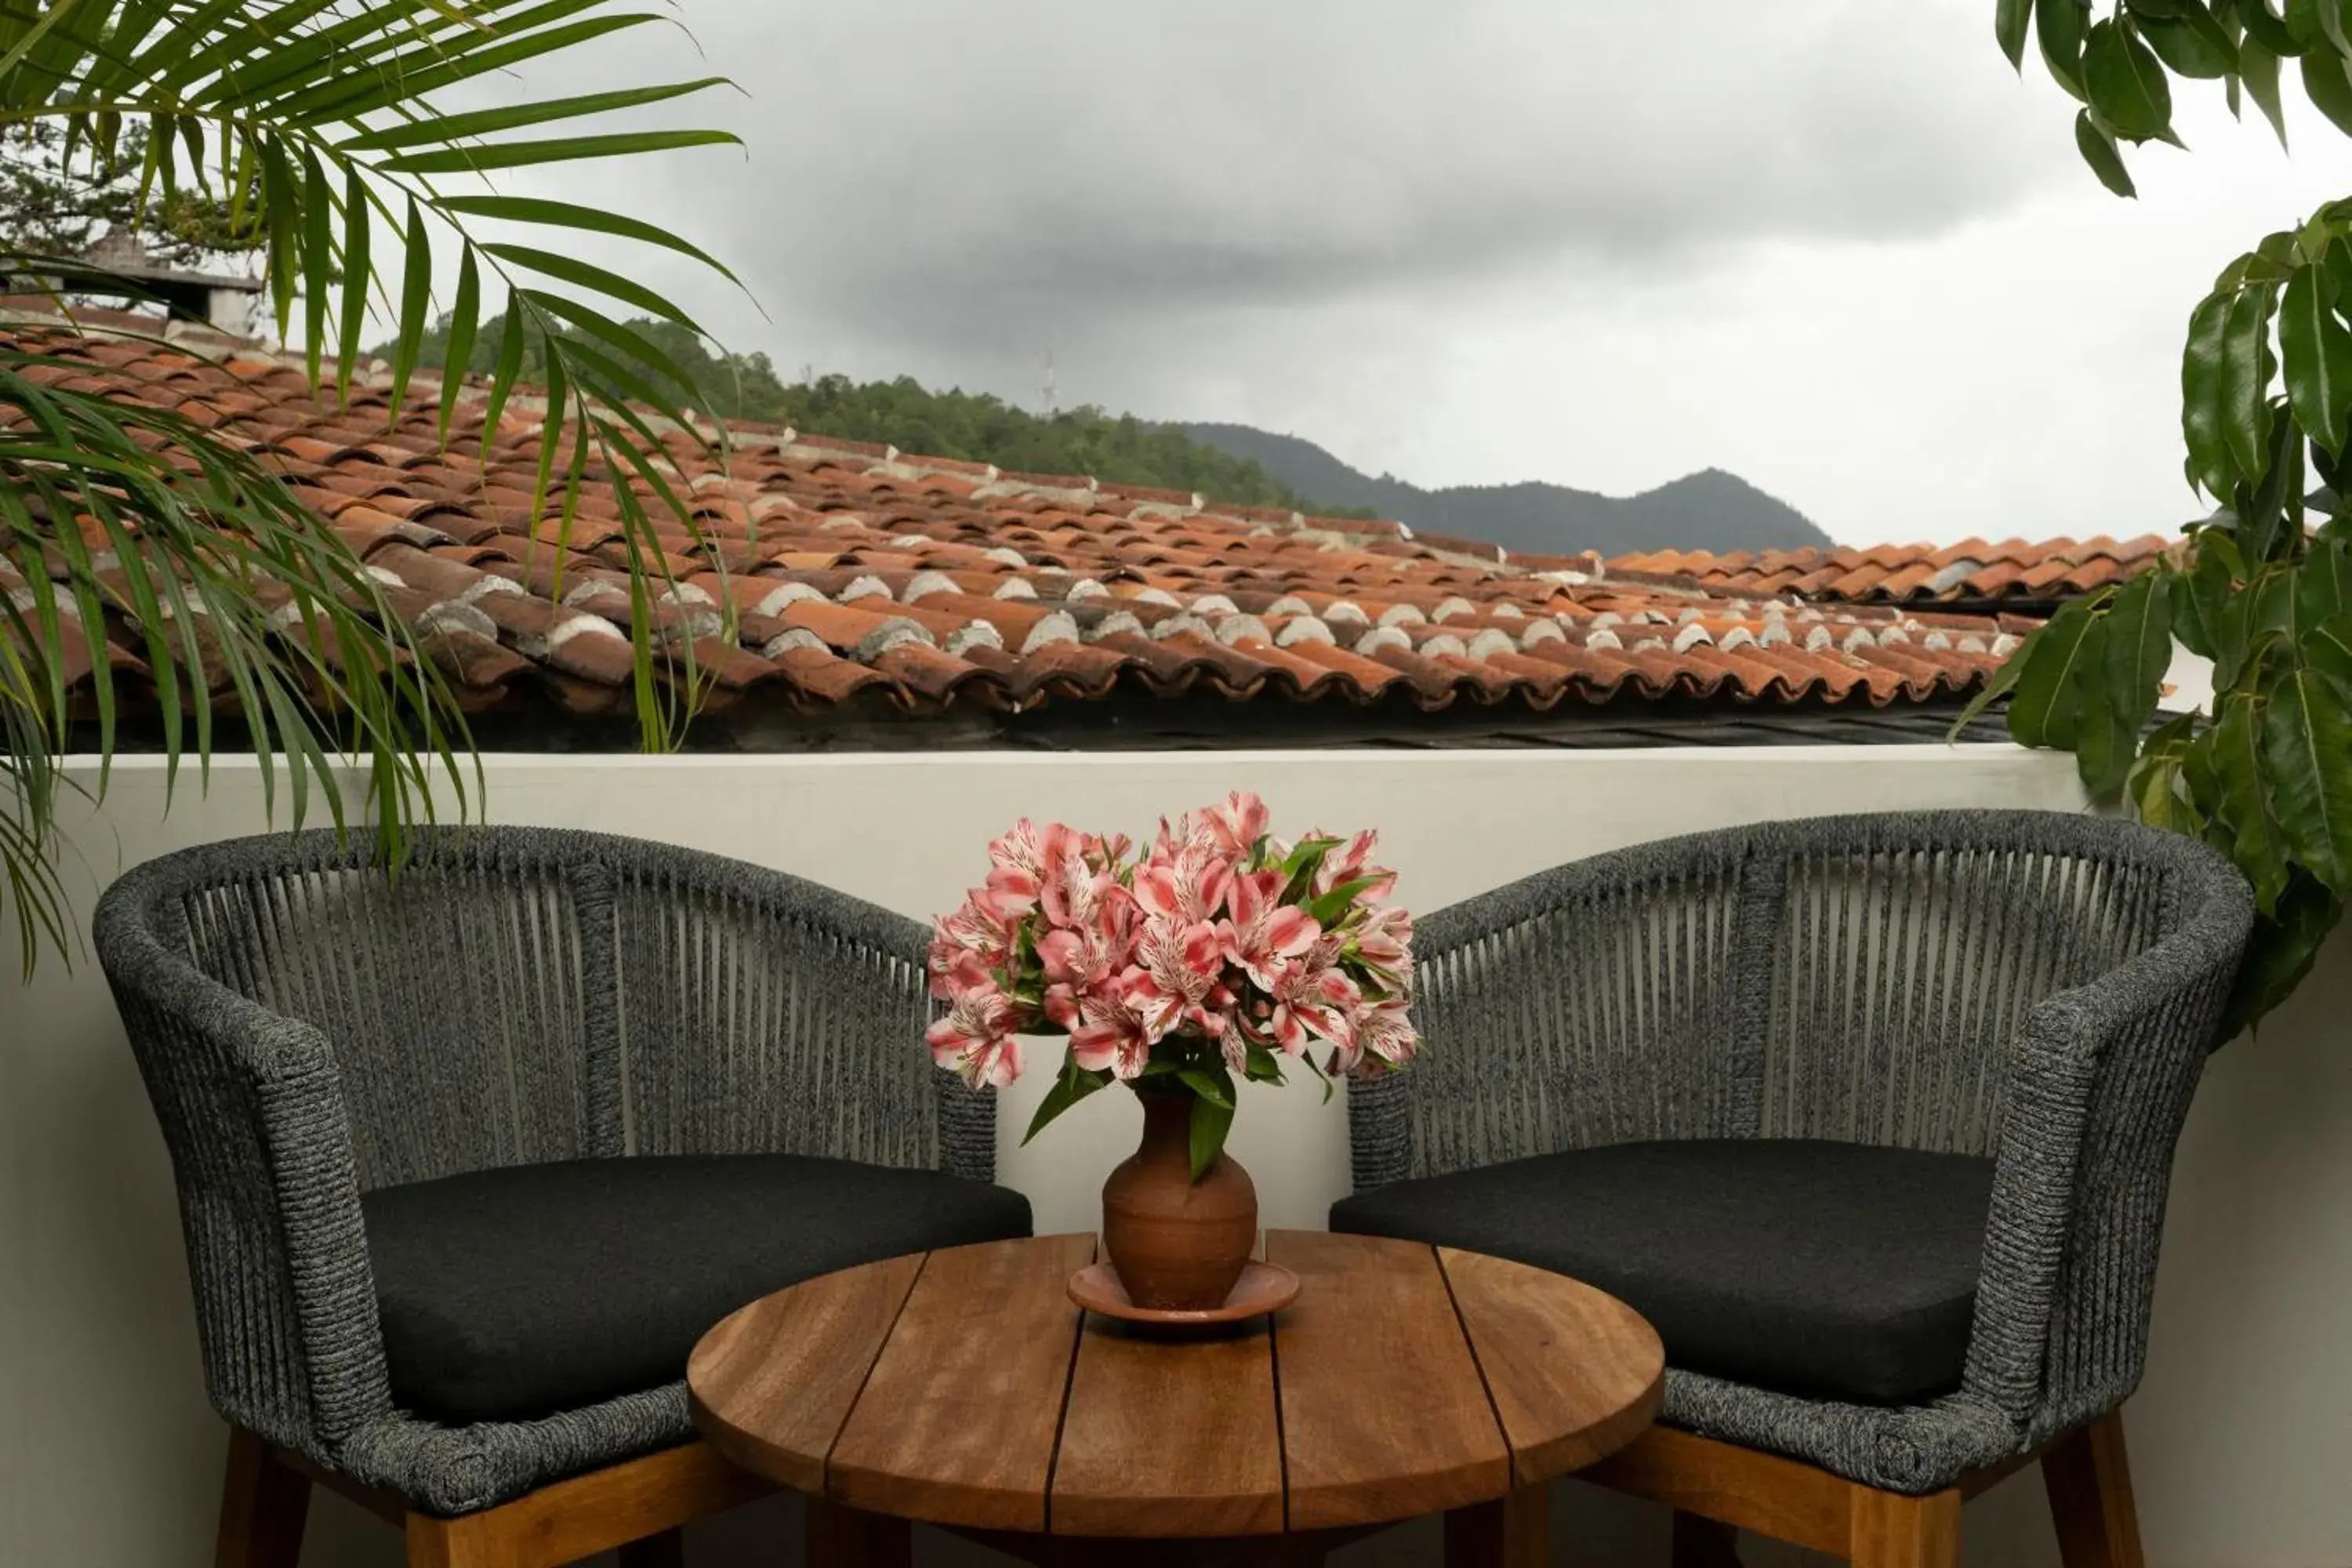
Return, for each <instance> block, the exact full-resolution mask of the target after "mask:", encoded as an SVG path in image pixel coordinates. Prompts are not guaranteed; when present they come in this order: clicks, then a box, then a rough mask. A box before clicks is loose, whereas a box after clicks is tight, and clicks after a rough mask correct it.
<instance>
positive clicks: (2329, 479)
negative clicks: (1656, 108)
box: [1969, 0, 2352, 1030]
mask: <svg viewBox="0 0 2352 1568" xmlns="http://www.w3.org/2000/svg"><path fill="white" fill-rule="evenodd" d="M1995 31H1996V35H1997V37H1998V38H1999V41H2000V47H2001V48H2002V51H2003V52H2004V53H2005V54H2007V55H2008V57H2009V58H2010V60H2011V63H2012V64H2013V65H2021V63H2022V61H2023V58H2024V52H2025V46H2026V42H2027V39H2028V35H2029V32H2030V33H2031V35H2032V38H2033V39H2034V41H2035V42H2036V43H2037V44H2038V46H2039V52H2040V53H2041V56H2042V60H2043V63H2044V64H2045V66H2046V67H2047V68H2048V69H2049V72H2050V75H2051V77H2052V78H2053V79H2054V80H2056V81H2057V83H2058V84H2059V86H2060V87H2061V88H2063V89H2065V90H2066V91H2067V92H2068V93H2070V94H2071V95H2073V96H2074V98H2076V99H2077V100H2081V102H2082V104H2083V108H2082V110H2080V111H2079V112H2078V114H2077V115H2076V118H2075V141H2076V144H2077V147H2078V149H2079V151H2080V152H2081V153H2082V155H2083V157H2084V161H2085V162H2086V163H2088V164H2089V166H2090V168H2091V170H2092V172H2093V173H2094V174H2095V175H2096V176H2097V177H2098V179H2099V180H2100V182H2101V183H2102V184H2105V186H2106V187H2107V188H2108V189H2109V190H2111V191H2114V192H2115V193H2116V194H2117V195H2126V196H2127V195H2133V194H2134V189H2133V185H2132V181H2131V178H2130V174H2129V173H2128V171H2127V170H2126V166H2125V163H2124V158H2123V154H2122V152H2121V150H2120V146H2119V144H2120V143H2126V142H2128V143H2134V144H2137V143H2142V142H2151V141H2160V142H2170V143H2172V144H2174V145H2176V146H2178V145H2180V142H2179V137H2178V136H2177V135H2176V134H2175V133H2174V132H2173V129H2172V110H2173V86H2172V82H2173V79H2181V80H2183V81H2192V80H2207V81H2219V82H2221V84H2222V87H2223V90H2224V92H2225V95H2226V98H2227V101H2228V103H2229V107H2230V109H2231V111H2232V113H2237V112H2239V111H2240V110H2241V108H2242V103H2243V101H2244V100H2246V99H2249V98H2251V99H2252V100H2253V102H2254V104H2255V106H2256V107H2257V108H2258V109H2259V110H2261V112H2262V114H2263V118H2264V119H2266V120H2267V121H2270V123H2271V125H2272V127H2273V130H2274V131H2275V132H2277V134H2278V136H2279V139H2280V142H2281V143H2282V145H2284V142H2285V139H2286V119H2285V114H2284V103H2283V101H2282V91H2281V80H2282V77H2283V68H2284V62H2286V61H2288V60H2293V61H2294V62H2295V68H2296V74H2297V76H2298V77H2299V79H2300V80H2301V82H2302V85H2303V89H2304V94H2305V97H2306V98H2307V99H2308V100H2310V102H2311V104H2312V106H2313V107H2314V108H2315V109H2317V110H2319V112H2320V113H2321V114H2322V115H2323V116H2324V117H2325V118H2326V120H2327V121H2329V122H2330V123H2332V124H2334V125H2335V126H2336V128H2337V129H2338V130H2340V131H2343V132H2347V134H2352V5H2347V4H2346V3H2345V0H2290V3H2289V4H2288V5H2286V8H2285V10H2284V12H2283V13H2282V12H2278V11H2273V9H2272V8H2271V6H2270V5H2269V4H2268V3H2267V0H2210V3H2209V0H2120V3H2119V4H2118V5H2116V6H2115V8H2114V10H2113V11H2112V12H2111V13H2110V14H2108V15H2105V16H2097V15H2095V8H2094V7H2092V6H2091V5H2087V4H2083V3H2078V0H1999V4H1998V5H1997V8H1996V16H1995ZM2181 435H2182V440H2183V445H2184V446H2185V447H2186V461H2185V465H2184V468H2185V471H2186V473H2187V476H2188V479H2189V486H2190V488H2191V489H2192V490H2193V491H2195V492H2197V493H2199V494H2201V495H2202V496H2204V497H2206V498H2209V499H2210V500H2212V501H2213V502H2215V503H2217V504H2216V506H2215V510H2213V512H2212V514H2211V515H2210V517H2209V518H2206V519H2205V520H2203V521H2199V522H2196V523H2193V524H2191V525H2189V528H2188V529H2187V530H2185V534H2186V537H2185V539H2184V540H2183V542H2182V544H2181V545H2180V547H2179V549H2177V550H2176V551H2173V552H2168V555H2167V556H2166V558H2165V559H2163V560H2161V561H2160V562H2158V563H2157V564H2156V565H2155V566H2154V567H2153V568H2152V569H2151V570H2149V571H2147V572H2146V573H2144V574H2141V575H2139V576H2137V577H2135V578H2134V579H2132V580H2131V581H2130V582H2128V583H2126V584H2123V585H2121V586H2120V587H2113V588H2109V589H2106V590H2104V591H2102V592H2101V593H2098V594H2096V595H2091V596H2089V597H2087V598H2084V599H2080V600H2076V601H2074V602H2073V603H2070V604H2068V605H2065V606H2064V607H2063V608H2062V609H2061V610H2060V611H2059V612H2058V613H2057V614H2056V615H2055V616H2053V617H2052V618H2051V619H2050V621H2049V622H2048V623H2047V624H2046V625H2045V626H2042V628H2040V629H2039V630H2038V631H2036V632H2035V633H2034V634H2033V635H2032V637H2028V638H2027V639H2026V641H2025V644H2024V646H2023V647H2021V649H2020V650H2019V652H2018V653H2017V655H2016V656H2015V657H2013V658H2011V660H2010V661H2009V662H2008V664H2006V665H2005V666H2003V668H2001V670H2000V672H1999V674H1998V675H1997V676H1996V677H1995V679H1993V681H1992V682H1991V683H1990V685H1989V686H1988V688H1987V689H1985V690H1984V691H1983V692H1981V693H1980V694H1979V697H1978V699H1977V700H1976V701H1975V702H1974V703H1972V704H1971V705H1970V708H1969V716H1973V715H1974V713H1975V712H1976V711H1978V710H1981V708H1982V707H1983V706H1984V705H1985V704H1986V703H1988V702H1990V701H1991V700H1994V699H1996V698H2000V697H2002V696H2006V697H2008V699H2009V711H2008V718H2009V727H2010V732H2011V735H2012V736H2013V737H2014V738H2015V739H2016V740H2018V741H2019V742H2021V743H2023V744H2026V745H2029V746H2046V747H2053V748H2055V749H2058V750H2062V751H2069V752H2073V753H2074V758H2075V762H2076V765H2077V768H2078V770H2079V771H2080V773H2081V775H2082V779H2083V783H2084V786H2085V787H2086V788H2087V789H2088V790H2089V791H2090V793H2091V794H2092V795H2093V796H2094V797H2095V799H2098V800H2100V801H2103V802H2108V803H2111V804H2115V805H2119V806H2121V807H2123V808H2125V809H2127V810H2129V811H2130V812H2131V813H2132V814H2133V815H2135V816H2137V817H2138V818H2139V819H2140V820H2142V821H2144V822H2147V823H2150V824H2152V825H2154V826H2159V827H2163V828H2167V829H2169V830H2171V831H2173V832H2178V833H2182V834H2187V835H2189V836H2192V837H2200V838H2202V839H2204V840H2206V841H2207V842H2209V843H2210V844H2212V845H2214V846H2216V847H2219V848H2220V849H2221V850H2222V851H2223V852H2224V853H2226V854H2228V855H2229V856H2230V858H2231V859H2232V860H2234V861H2235V862H2236V863H2237V865H2238V866H2239V868H2241V869H2242V870H2243V871H2244V872H2245V873H2246V877H2247V879H2248V880H2249V881H2250V882H2251V883H2252V885H2253V889H2254V893H2255V898H2256V901H2257V904H2258V906H2259V910H2260V918H2259V921H2258V923H2257V929H2256V933H2255V942H2254V946H2253V949H2252V954H2251V955H2250V958H2249V960H2248V963H2247V967H2246V970H2245V972H2244V973H2243V974H2242V977H2241V980H2240V984H2239V989H2238V993H2237V994H2236V995H2235V996H2234V997H2233V998H2232V1001H2231V1016H2230V1021H2229V1026H2230V1027H2231V1029H2233V1030H2234V1028H2235V1027H2237V1026H2241V1025H2252V1023H2253V1022H2255V1021H2256V1020H2258V1019H2259V1018H2261V1017H2262V1016H2263V1014H2265V1013H2267V1012H2268V1011H2269V1010H2270V1009H2272V1008H2273V1007H2275V1006H2276V1005H2278V1004H2279V1003H2281V1002H2282V1001H2284V999H2285V998H2286V997H2287V995H2288V994H2291V993H2292V992H2293V991H2294V987H2295V986H2296V985H2297V984H2299V983H2300V982H2301V981H2302V979H2303V977H2304V976H2305V974H2306V973H2309V971H2310V969H2311V966H2312V963H2313V962H2314V961H2315V958H2316V956H2317V952H2318V950H2319V946H2320V943H2321V942H2323V941H2324V940H2325V939H2326V935H2327V933H2328V932H2329V931H2331V930H2332V929H2334V927H2335V926H2336V923H2337V921H2339V920H2340V919H2341V918H2342V915H2343V910H2344V903H2345V900H2346V899H2347V897H2352V514H2347V510H2346V500H2345V499H2344V498H2345V497H2346V495H2347V486H2352V461H2347V456H2348V455H2352V454H2347V444H2352V200H2347V201H2338V202H2332V203H2329V204H2328V205H2325V206H2323V207H2321V208H2320V209H2319V211H2318V212H2316V213H2315V214H2314V215H2312V216H2311V217H2310V219H2309V220H2308V221H2307V222H2305V223H2304V224H2302V225H2301V226H2299V227H2295V228H2292V229H2285V230H2282V231H2280V232H2279V233H2276V234H2273V235H2269V236H2267V237H2264V238H2263V240H2262V242H2261V243H2260V244H2258V245H2256V246H2255V247H2254V248H2253V249H2252V250H2250V251H2248V252H2247V253H2246V254H2244V255H2242V256H2241V257H2239V258H2237V259H2235V260H2234V261H2232V262H2231V263H2230V265H2229V266H2227V267H2226V268H2223V269H2222V270H2221V275H2220V276H2219V277H2218V278H2217V279H2215V280H2214V284H2213V287H2212V289H2211V290H2210V292H2209V293H2208V294H2207V295H2206V296H2205V298H2204V299H2203V300H2200V302H2199V303H2198V305H2197V307H2196V309H2195V310H2192V311H2191V312H2190V314H2189V330H2188V336H2187V345H2186V347H2185V349H2184V351H2183V353H2182V357H2181ZM2315 481H2316V482H2317V484H2318V486H2319V487H2320V488H2319V489H2317V490H2316V491H2315V490H2314V489H2313V486H2314V482H2315ZM2314 510H2316V513H2317V515H2318V517H2319V520H2320V521H2318V523H2317V526H2316V527H2315V526H2313V516H2312V514H2313V512H2314ZM2176 645H2178V646H2179V647H2184V648H2186V649H2187V650H2188V651H2189V653H2191V654H2194V655H2196V656H2197V657H2199V658H2202V659H2205V660H2208V661H2210V666H2211V669H2212V685H2213V699H2212V702H2211V704H2210V709H2205V710H2192V711H2189V712H2184V713H2179V714H2175V715H2172V716H2170V717H2168V718H2166V719H2165V720H2164V721H2163V722H2161V723H2158V722H2157V719H2158V703H2159V696H2160V685H2161V682H2162V681H2163V679H2164V678H2165V675H2166V672H2167V671H2168V669H2169V668H2171V666H2172V663H2173V656H2174V649H2175V647H2176Z"/></svg>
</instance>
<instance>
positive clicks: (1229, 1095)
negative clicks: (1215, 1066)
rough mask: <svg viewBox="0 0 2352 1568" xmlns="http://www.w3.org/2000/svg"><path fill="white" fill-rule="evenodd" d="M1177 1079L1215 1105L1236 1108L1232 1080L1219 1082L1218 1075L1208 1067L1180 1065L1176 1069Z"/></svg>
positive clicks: (1230, 1108) (1228, 1108) (1226, 1108)
mask: <svg viewBox="0 0 2352 1568" xmlns="http://www.w3.org/2000/svg"><path fill="white" fill-rule="evenodd" d="M1176 1081H1178V1082H1179V1083H1181V1084H1182V1085H1183V1086H1184V1087H1185V1088H1187V1089H1191V1090H1192V1092H1193V1093H1194V1094H1197V1095H1199V1096H1200V1097H1201V1098H1202V1100H1207V1101H1209V1102H1210V1103H1211V1104H1213V1105H1219V1106H1223V1108H1224V1109H1225V1110H1232V1109H1234V1089H1233V1084H1232V1083H1231V1081H1227V1082H1224V1083H1222V1084H1221V1083H1219V1082H1218V1081H1217V1078H1216V1075H1214V1074H1213V1073H1211V1072H1210V1071H1209V1070H1208V1069H1207V1068H1197V1067H1180V1068H1177V1069H1176Z"/></svg>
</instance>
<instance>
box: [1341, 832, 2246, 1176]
mask: <svg viewBox="0 0 2352 1568" xmlns="http://www.w3.org/2000/svg"><path fill="white" fill-rule="evenodd" d="M2229 874H2230V873H2229V872H2228V868H2227V867H2226V866H2225V865H2222V864H2221V862H2219V860H2218V859H2217V858H2215V857H2213V856H2211V855H2210V852H2209V851H2206V850H2204V849H2203V848H2202V847H2200V846H2197V845H2194V844H2191V843H2189V842H2188V841H2186V840H2183V839H2179V838H2178V837H2174V836H2171V835H2167V834H2162V833H2158V832H2156V831H2154V830H2152V829H2147V828H2142V827H2138V826H2133V825H2131V824H2128V823H2123V822H2116V821H2110V820H2106V819H2102V818H2096V817H2090V816H2067V815H2063V814H2059V813H2052V812H2005V811H1948V812H1922V813H1898V814H1885V815H1875V816H1843V817H1826V818H1811V819H1800V820H1796V821H1790V822H1767V823H1759V824H1754V825H1751V826H1742V827H1737V828H1730V829H1725V830H1721V831H1717V832H1711V833H1701V834H1695V835H1690V836H1686V837H1681V838H1674V839H1666V840H1662V841H1659V842H1656V843H1651V844H1643V845H1636V846H1633V847H1630V848H1626V849H1622V850H1618V851H1614V852H1612V853H1609V854H1605V855H1600V856H1595V857H1593V858H1590V859H1587V860H1582V861H1578V862H1574V863H1572V864H1570V865H1566V866H1560V867H1557V868H1552V869H1550V870H1548V871H1543V872H1538V873H1537V874H1536V875H1534V876H1531V877H1528V878H1526V879H1522V880H1520V881H1518V882H1516V883H1513V884H1511V885H1509V886H1507V887H1505V888H1501V889H1496V890H1495V891H1492V892H1489V893H1486V894H1481V895H1479V896H1477V897H1475V898H1473V899H1470V900H1465V901H1464V902H1462V903H1460V904H1456V905H1454V906H1453V907H1451V908H1449V909H1445V910H1439V911H1437V912H1436V913H1435V914H1433V915H1431V916H1429V917H1428V918H1427V919H1425V920H1424V921H1423V922H1422V931H1421V936H1422V946H1423V963H1422V966H1421V969H1420V973H1419V976H1418V980H1417V984H1416V995H1415V1003H1414V1011H1415V1015H1416V1018H1417V1021H1418V1022H1419V1024H1420V1025H1421V1027H1422V1029H1423V1034H1424V1036H1425V1037H1427V1039H1428V1042H1429V1046H1430V1049H1429V1052H1428V1054H1427V1056H1426V1057H1425V1058H1423V1060H1422V1061H1420V1062H1417V1063H1416V1064H1415V1066H1414V1068H1413V1069H1412V1071H1411V1072H1410V1073H1407V1074H1403V1075H1402V1076H1401V1077H1400V1078H1398V1079H1395V1080H1393V1081H1391V1082H1389V1083H1382V1084H1374V1085H1370V1086H1360V1088H1359V1089H1357V1090H1356V1091H1354V1092H1355V1099H1354V1101H1353V1109H1352V1110H1351V1118H1352V1119H1353V1121H1354V1123H1355V1131H1354V1141H1355V1144H1356V1167H1357V1182H1358V1184H1359V1185H1360V1186H1365V1185H1375V1184H1379V1183H1381V1182H1383V1181H1392V1180H1396V1179H1398V1178H1399V1177H1401V1176H1404V1175H1408V1174H1412V1175H1420V1174H1433V1173H1442V1172H1444V1171H1450V1170H1459V1169H1463V1168H1465V1167H1468V1166H1474V1165H1478V1164H1484V1163H1490V1162H1492V1161H1495V1160H1500V1159H1508V1158H1513V1157H1516V1156H1518V1155H1523V1154H1531V1153H1542V1152H1551V1151H1555V1150H1560V1149H1569V1148H1580V1147H1590V1146H1593V1145H1597V1144H1605V1143H1615V1142H1632V1141H1635V1140H1643V1139H1665V1138H1702V1137H1752V1136H1768V1137H1813V1138H1832V1139H1840V1140H1844V1141H1849V1142H1870V1143H1880V1144H1891V1145H1899V1146H1906V1147H1913V1148H1921V1149H1932V1150H1948V1151H1958V1152H1974V1153H1984V1152H1990V1150H1991V1149H1992V1148H1993V1146H1994V1143H1995V1141H1996V1140H1997V1138H1998V1136H1999V1133H2000V1120H2001V1115H2002V1110H2003V1106H2004V1097H2005V1090H2006V1089H2007V1087H2008V1080H2009V1073H2008V1070H2007V1069H2008V1065H2009V1064H2008V1059H2007V1052H2008V1051H2009V1049H2010V1048H2011V1046H2012V1045H2013V1043H2014V1042H2015V1041H2016V1039H2017V1037H2018V1033H2019V1029H2020V1026H2021V1023H2022V1021H2023V1019H2024V1017H2025V1016H2026V1014H2027V1013H2028V1012H2029V1011H2030V1010H2031V1009H2032V1007H2033V1005H2035V1004H2036V1003H2038V1002H2041V1001H2042V1000H2043V999H2045V998H2046V997H2048V996H2050V995H2051V994H2053V993H2055V992H2058V991H2062V990H2065V989H2068V988H2070V987H2073V986H2076V985H2080V984H2084V983H2085V982H2087V981H2090V980H2092V979H2094V978H2095V977H2097V976H2099V975H2101V974H2103V973H2107V972H2110V971H2112V970H2114V969H2116V968H2117V967H2118V966H2120V965H2122V964H2123V963H2126V962H2127V961H2128V960H2129V959H2130V958H2131V957H2132V956H2133V955H2135V954H2137V953H2139V952H2144V951H2146V950H2147V948H2149V947H2150V946H2152V945H2154V944H2155V943H2157V942H2159V941H2161V940H2162V939H2163V937H2164V936H2165V934H2166V933H2167V932H2168V931H2170V930H2172V929H2174V927H2175V926H2176V925H2177V924H2178V923H2179V921H2181V920H2182V919H2183V918H2185V911H2186V910H2187V908H2188V907H2189V905H2191V904H2193V903H2194V901H2195V900H2197V899H2198V898H2199V897H2200V896H2202V895H2200V892H2199V889H2200V887H2202V886H2203V885H2204V883H2205V882H2206V881H2207V880H2210V879H2213V878H2215V877H2217V876H2221V877H2226V876H2228V875H2229ZM2217 885H2218V884H2217Z"/></svg>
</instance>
